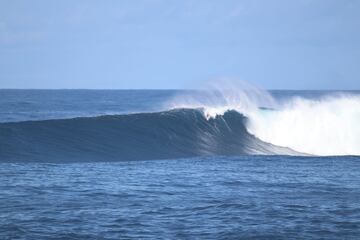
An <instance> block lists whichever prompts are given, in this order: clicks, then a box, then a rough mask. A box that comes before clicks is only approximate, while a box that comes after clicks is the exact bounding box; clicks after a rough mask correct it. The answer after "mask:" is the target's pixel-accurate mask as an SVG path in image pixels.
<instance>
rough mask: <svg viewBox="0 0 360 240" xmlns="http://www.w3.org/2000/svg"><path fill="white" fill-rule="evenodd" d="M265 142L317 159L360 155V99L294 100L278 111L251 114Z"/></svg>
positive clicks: (251, 127)
mask: <svg viewBox="0 0 360 240" xmlns="http://www.w3.org/2000/svg"><path fill="white" fill-rule="evenodd" d="M248 117H249V120H250V121H249V123H248V130H249V132H251V133H252V134H254V135H255V136H257V137H258V138H260V139H261V140H263V141H266V142H270V143H272V144H275V145H278V146H285V147H290V148H292V149H293V150H296V151H300V152H304V153H309V154H314V155H323V156H328V155H360V97H359V96H344V95H342V96H339V95H338V96H328V97H325V98H323V99H320V100H309V99H304V98H295V99H290V100H289V101H288V102H287V103H286V104H284V105H283V106H281V107H280V109H278V110H276V111H261V110H260V111H256V112H254V111H253V112H250V113H249V114H248Z"/></svg>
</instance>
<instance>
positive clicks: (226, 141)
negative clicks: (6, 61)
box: [0, 90, 360, 239]
mask: <svg viewBox="0 0 360 240" xmlns="http://www.w3.org/2000/svg"><path fill="white" fill-rule="evenodd" d="M185 94H188V92H186V93H185ZM191 94H194V93H191ZM196 94H198V93H196ZM269 94H271V95H272V97H273V98H274V100H275V101H276V102H277V104H276V106H265V107H266V108H265V109H264V108H261V107H262V106H257V107H258V108H259V109H260V110H259V112H254V111H253V110H252V109H250V110H249V109H244V111H243V112H241V109H240V108H237V107H236V106H233V107H231V106H228V107H229V108H233V110H231V111H234V112H231V111H230V112H229V111H227V110H226V111H225V112H224V111H223V109H224V108H221V106H217V105H216V104H215V105H216V106H214V107H215V108H214V109H215V114H210V115H209V116H210V117H209V116H207V110H206V109H209V108H210V106H209V105H207V104H203V105H204V108H203V109H199V110H198V108H197V107H201V106H198V105H197V106H196V108H194V109H195V110H190V112H189V110H188V109H183V108H182V107H184V106H182V105H179V107H181V108H180V110H179V109H178V110H173V109H172V107H173V106H174V105H171V104H169V102H170V103H174V102H176V103H178V96H179V95H180V96H182V95H184V92H183V91H175V90H169V91H168V90H161V91H157V90H139V91H132V90H128V91H124V90H119V91H116V90H112V91H109V90H0V112H1V114H0V122H1V123H0V239H129V238H134V239H146V238H148V239H194V238H198V239H358V238H359V237H360V203H359V200H358V199H360V175H359V170H360V158H359V157H357V156H356V155H357V154H356V153H357V152H356V150H358V148H357V147H358V146H359V145H358V144H359V142H356V140H357V137H358V136H356V135H355V136H353V135H351V131H350V130H349V129H351V128H350V127H351V126H349V124H350V123H357V121H356V120H357V117H358V114H357V113H358V111H359V109H358V105H357V104H358V102H357V96H358V93H357V92H316V91H305V92H304V91H295V92H294V91H276V92H270V93H269ZM174 99H176V101H174ZM299 99H300V100H299ZM328 99H330V100H328ZM334 99H335V100H334ZM336 99H339V101H336ZM238 100H239V99H237V101H238ZM299 101H301V104H302V105H301V104H300V105H299ZM334 101H335V103H334ZM330 103H331V104H332V105H331V106H333V107H329V106H328V105H329V104H330ZM321 104H323V105H321ZM170 105H171V106H172V107H171V109H169V107H168V106H170ZM194 105H195V104H194ZM232 105H234V104H232ZM304 106H305V107H304ZM321 106H324V107H323V109H322V108H321ZM340 106H342V107H343V108H347V109H343V108H340ZM226 107H227V106H225V108H226ZM291 107H292V108H291ZM314 109H317V110H318V111H317V112H316V111H314ZM331 109H332V110H333V111H334V112H333V114H330V113H331V112H330V110H331ZM220 110H221V111H220ZM320 110H321V111H320ZM173 111H175V112H173ZM246 111H247V112H246ZM256 111H257V110H256ZM289 111H290V112H291V111H296V114H290V115H289ZM311 111H313V112H312V113H313V115H314V116H312V117H314V118H316V117H319V116H320V115H321V114H323V116H325V120H326V118H327V119H329V118H330V117H331V116H332V117H334V116H336V118H335V120H336V121H335V120H331V119H329V120H330V122H331V123H333V122H334V121H335V122H336V123H338V125H337V126H334V127H333V128H334V129H333V130H334V131H336V132H334V134H330V133H329V134H330V135H329V137H323V138H322V139H321V138H320V140H324V141H327V139H331V141H329V148H330V150H332V151H333V152H330V151H327V150H326V147H324V145H325V143H324V142H321V143H315V142H313V144H311V145H310V146H312V148H308V147H305V146H309V145H306V144H308V142H309V141H310V142H311V141H312V139H309V140H308V141H304V140H303V138H304V134H305V133H303V132H302V134H301V135H300V134H297V133H296V131H294V132H291V129H290V130H289V129H288V130H287V131H289V135H291V134H292V136H293V137H297V138H298V139H297V142H296V143H297V144H293V142H291V141H289V142H290V145H291V144H292V145H291V146H287V145H286V143H287V141H285V143H284V142H281V141H280V142H277V140H276V139H283V138H284V137H283V133H281V134H279V135H276V134H274V132H273V131H272V132H271V134H272V135H271V134H267V135H266V134H265V133H264V132H263V131H264V130H263V128H261V127H259V126H258V124H259V123H261V121H265V120H264V119H266V118H270V120H271V121H270V120H269V121H270V122H269V124H268V127H271V126H277V125H276V124H275V123H274V121H275V120H274V119H275V118H278V119H282V121H285V120H284V119H285V117H284V116H291V117H295V118H296V117H298V118H296V119H295V120H296V121H295V120H294V121H293V122H294V123H295V122H296V124H297V126H300V127H304V126H305V125H308V124H309V122H308V121H310V120H311V119H310V120H309V117H307V118H305V120H306V121H305V123H302V122H301V121H303V120H304V118H303V115H302V114H305V113H309V112H311ZM298 112H301V113H302V114H297V113H298ZM212 113H213V112H212ZM237 113H239V114H237ZM202 114H203V115H202ZM316 114H318V115H317V116H316ZM329 114H330V115H329ZM105 115H106V116H105ZM269 115H270V117H269ZM274 115H276V117H274ZM202 116H204V117H202ZM349 117H352V118H353V119H350V120H349V119H348V118H349ZM317 120H318V119H317ZM157 121H161V124H157V123H156V122H157ZM287 121H289V122H291V121H290V120H287ZM194 122H195V123H196V124H193V123H194ZM285 122H286V121H285ZM326 123H327V122H326V121H324V122H323V125H324V126H325V130H326V129H328V128H326ZM342 123H343V124H344V125H341V124H342ZM139 124H141V125H139ZM118 125H121V126H124V125H125V127H119V126H118ZM316 126H320V125H318V124H317V125H316ZM324 126H322V127H324ZM154 127H156V128H155V129H156V131H150V130H149V129H154ZM342 127H343V128H344V132H345V133H346V134H344V136H343V137H342V138H341V137H339V138H338V139H336V138H332V137H333V136H342V135H339V131H338V130H339V129H341V128H342ZM352 127H353V129H354V134H355V133H356V131H357V130H356V127H357V125H354V126H352ZM188 128H191V129H192V130H191V131H190V132H191V133H192V134H190V132H186V131H187V129H188ZM125 130H126V131H125ZM269 131H270V130H269ZM308 131H309V136H311V134H312V133H314V132H316V131H318V130H317V129H316V128H315V127H309V129H308ZM194 132H195V133H196V134H193V133H194ZM202 133H204V134H202ZM146 134H150V137H149V136H146ZM257 134H258V135H257ZM262 134H264V135H262ZM279 136H280V137H279ZM346 136H348V137H346ZM266 137H269V138H266ZM190 138H192V139H190ZM99 139H100V140H99ZM317 140H318V141H320V140H319V139H317ZM334 141H335V142H334ZM336 141H338V142H336ZM344 141H345V144H344ZM346 141H348V142H346ZM150 143H152V144H153V145H151V147H147V146H146V144H150ZM157 143H158V144H157ZM301 143H302V144H303V145H301ZM346 143H347V144H346ZM279 144H280V146H278V145H279ZM316 144H318V146H319V148H322V151H321V152H320V153H322V152H323V153H324V154H314V152H312V151H314V150H313V149H314V148H315V147H316ZM158 145H160V146H158ZM336 145H339V147H338V148H335V147H334V146H336ZM74 146H76V147H74ZM89 146H90V147H89ZM244 146H245V147H244ZM341 146H345V147H346V146H349V147H348V148H345V147H341ZM304 150H309V152H306V151H304ZM335 150H336V151H335ZM345 151H347V152H345ZM152 152H155V153H152ZM156 152H157V153H156ZM344 152H345V153H349V154H343V153H344ZM110 153H111V154H110ZM328 153H330V154H328ZM156 156H158V158H156Z"/></svg>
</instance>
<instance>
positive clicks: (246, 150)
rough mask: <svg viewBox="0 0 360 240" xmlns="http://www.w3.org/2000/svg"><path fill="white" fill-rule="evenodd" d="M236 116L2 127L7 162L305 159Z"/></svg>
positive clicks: (1, 153)
mask: <svg viewBox="0 0 360 240" xmlns="http://www.w3.org/2000/svg"><path fill="white" fill-rule="evenodd" d="M246 121H247V118H246V117H245V116H243V115H242V114H241V113H239V112H236V111H231V110H230V111H226V112H225V113H224V114H223V115H216V116H214V117H212V118H207V117H206V116H205V114H204V111H203V110H202V109H174V110H170V111H164V112H155V113H138V114H126V115H108V116H99V117H81V118H73V119H57V120H43V121H26V122H15V123H1V124H0V161H2V162H16V161H21V162H26V161H40V162H79V161H121V160H147V159H169V158H185V157H195V156H211V155H243V154H281V155H296V154H299V153H297V152H295V151H292V150H291V149H289V148H284V147H277V146H275V145H272V144H269V143H266V142H263V141H261V140H259V139H257V138H256V137H254V135H252V134H250V133H249V132H248V131H247V129H246Z"/></svg>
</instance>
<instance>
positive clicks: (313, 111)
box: [168, 83, 360, 156]
mask: <svg viewBox="0 0 360 240" xmlns="http://www.w3.org/2000/svg"><path fill="white" fill-rule="evenodd" d="M168 104H169V106H171V108H179V107H181V108H202V109H203V112H204V115H205V117H206V118H207V119H210V118H214V117H216V116H219V115H220V116H221V115H223V114H224V113H226V112H227V111H237V112H239V113H241V114H243V115H244V116H245V117H246V118H247V121H246V128H247V130H248V131H249V133H251V134H253V135H254V136H255V137H257V138H259V139H260V140H262V141H264V142H267V143H271V144H273V145H276V146H281V147H287V148H290V149H292V150H294V151H296V152H298V153H305V154H311V155H317V156H339V155H360V96H359V94H358V93H355V92H340V91H336V92H322V93H321V92H318V91H314V92H313V94H308V96H305V97H304V96H298V95H295V96H290V97H289V96H287V97H286V98H280V99H276V98H274V97H273V95H272V94H271V93H270V92H268V91H265V90H262V89H260V88H257V87H254V86H252V85H249V84H247V83H246V84H244V83H242V84H240V86H239V85H233V84H227V83H225V84H224V83H223V84H222V85H221V86H220V85H218V84H217V85H211V86H210V87H209V88H208V89H207V90H206V91H205V92H199V93H198V94H195V95H194V94H193V93H192V94H187V95H186V94H185V95H181V96H177V97H175V98H174V99H172V101H171V102H170V103H168Z"/></svg>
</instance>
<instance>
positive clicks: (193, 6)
mask: <svg viewBox="0 0 360 240" xmlns="http://www.w3.org/2000/svg"><path fill="white" fill-rule="evenodd" d="M359 13H360V1H357V0H298V1H288V0H272V1H269V0H224V1H219V0H119V1H117V0H113V1H111V0H107V1H101V0H98V1H93V0H86V1H85V0H62V1H48V0H32V1H27V0H1V1H0V88H127V89H129V88H192V87H193V86H195V85H196V84H197V82H199V81H205V80H207V79H216V78H222V77H231V78H238V79H241V80H245V81H248V82H252V83H255V84H256V85H259V86H262V87H263V88H267V89H360V71H359V70H360V66H359V65H360V30H359V29H360V14H359Z"/></svg>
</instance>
